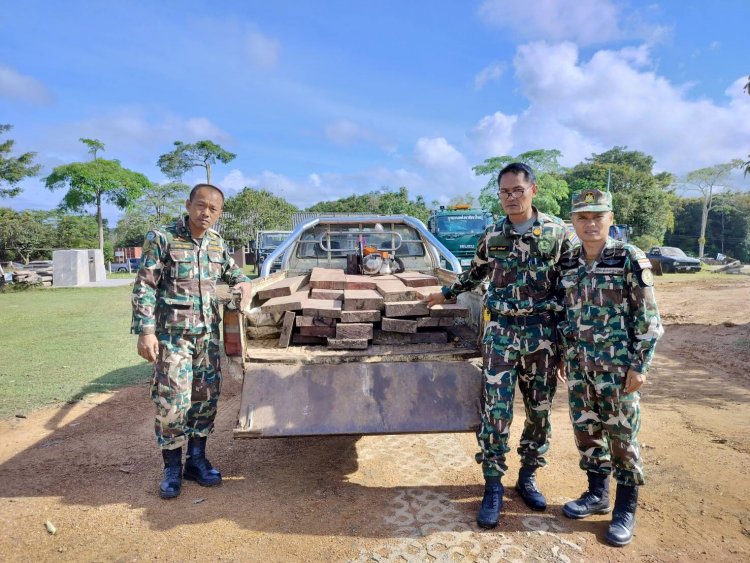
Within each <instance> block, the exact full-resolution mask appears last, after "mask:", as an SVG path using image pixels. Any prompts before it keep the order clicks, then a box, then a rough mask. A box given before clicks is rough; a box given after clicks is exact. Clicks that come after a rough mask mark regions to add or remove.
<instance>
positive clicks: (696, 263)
mask: <svg viewBox="0 0 750 563" xmlns="http://www.w3.org/2000/svg"><path fill="white" fill-rule="evenodd" d="M646 256H647V257H648V259H649V260H651V262H652V263H654V262H658V263H659V264H660V265H661V270H662V272H664V273H668V272H673V273H674V272H693V273H694V272H700V269H701V261H700V260H698V259H697V258H691V257H690V256H688V255H687V254H685V253H684V252H683V251H682V249H680V248H676V247H674V246H654V247H653V248H651V250H649V251H648V252H647V253H646Z"/></svg>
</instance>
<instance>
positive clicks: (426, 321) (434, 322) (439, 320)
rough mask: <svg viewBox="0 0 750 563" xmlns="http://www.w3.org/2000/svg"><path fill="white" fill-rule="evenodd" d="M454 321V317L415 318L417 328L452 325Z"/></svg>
mask: <svg viewBox="0 0 750 563" xmlns="http://www.w3.org/2000/svg"><path fill="white" fill-rule="evenodd" d="M455 322H456V317H420V318H418V319H417V326H418V327H419V328H436V327H440V326H442V327H446V326H453V323H455Z"/></svg>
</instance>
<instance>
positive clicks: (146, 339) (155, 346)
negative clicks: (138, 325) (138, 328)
mask: <svg viewBox="0 0 750 563" xmlns="http://www.w3.org/2000/svg"><path fill="white" fill-rule="evenodd" d="M138 355H139V356H140V357H141V358H143V359H144V360H146V361H148V362H151V363H153V362H155V361H156V358H157V356H158V355H159V340H158V339H157V338H156V335H155V334H141V335H140V336H139V337H138Z"/></svg>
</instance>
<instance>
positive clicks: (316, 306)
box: [301, 299, 341, 319]
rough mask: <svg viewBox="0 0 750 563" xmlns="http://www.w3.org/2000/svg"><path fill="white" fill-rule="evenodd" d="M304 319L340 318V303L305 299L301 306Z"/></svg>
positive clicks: (329, 300)
mask: <svg viewBox="0 0 750 563" xmlns="http://www.w3.org/2000/svg"><path fill="white" fill-rule="evenodd" d="M301 308H302V314H303V315H305V316H306V317H326V318H330V319H338V318H341V301H338V300H333V299H307V300H305V301H303V302H302V305H301Z"/></svg>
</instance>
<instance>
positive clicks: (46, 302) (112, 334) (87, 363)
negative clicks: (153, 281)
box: [0, 286, 151, 418]
mask: <svg viewBox="0 0 750 563" xmlns="http://www.w3.org/2000/svg"><path fill="white" fill-rule="evenodd" d="M130 292H131V287H130V286H121V287H112V288H86V289H83V288H81V289H62V288H61V289H30V290H27V291H17V292H6V293H0V350H2V353H1V354H0V418H7V417H9V416H13V415H15V414H18V413H25V412H28V411H29V410H31V409H33V408H36V407H39V406H42V405H46V404H51V403H61V402H65V401H71V400H75V399H78V398H81V397H82V396H83V395H85V394H86V393H92V392H99V391H107V390H111V389H115V388H117V387H121V386H124V385H131V384H134V383H139V382H144V381H147V380H148V379H149V378H150V376H151V366H150V365H149V364H148V363H146V362H145V361H143V360H142V359H141V358H140V357H138V355H137V353H136V347H135V344H136V337H135V336H134V335H131V334H130V333H129V331H130ZM144 400H145V395H144Z"/></svg>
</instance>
